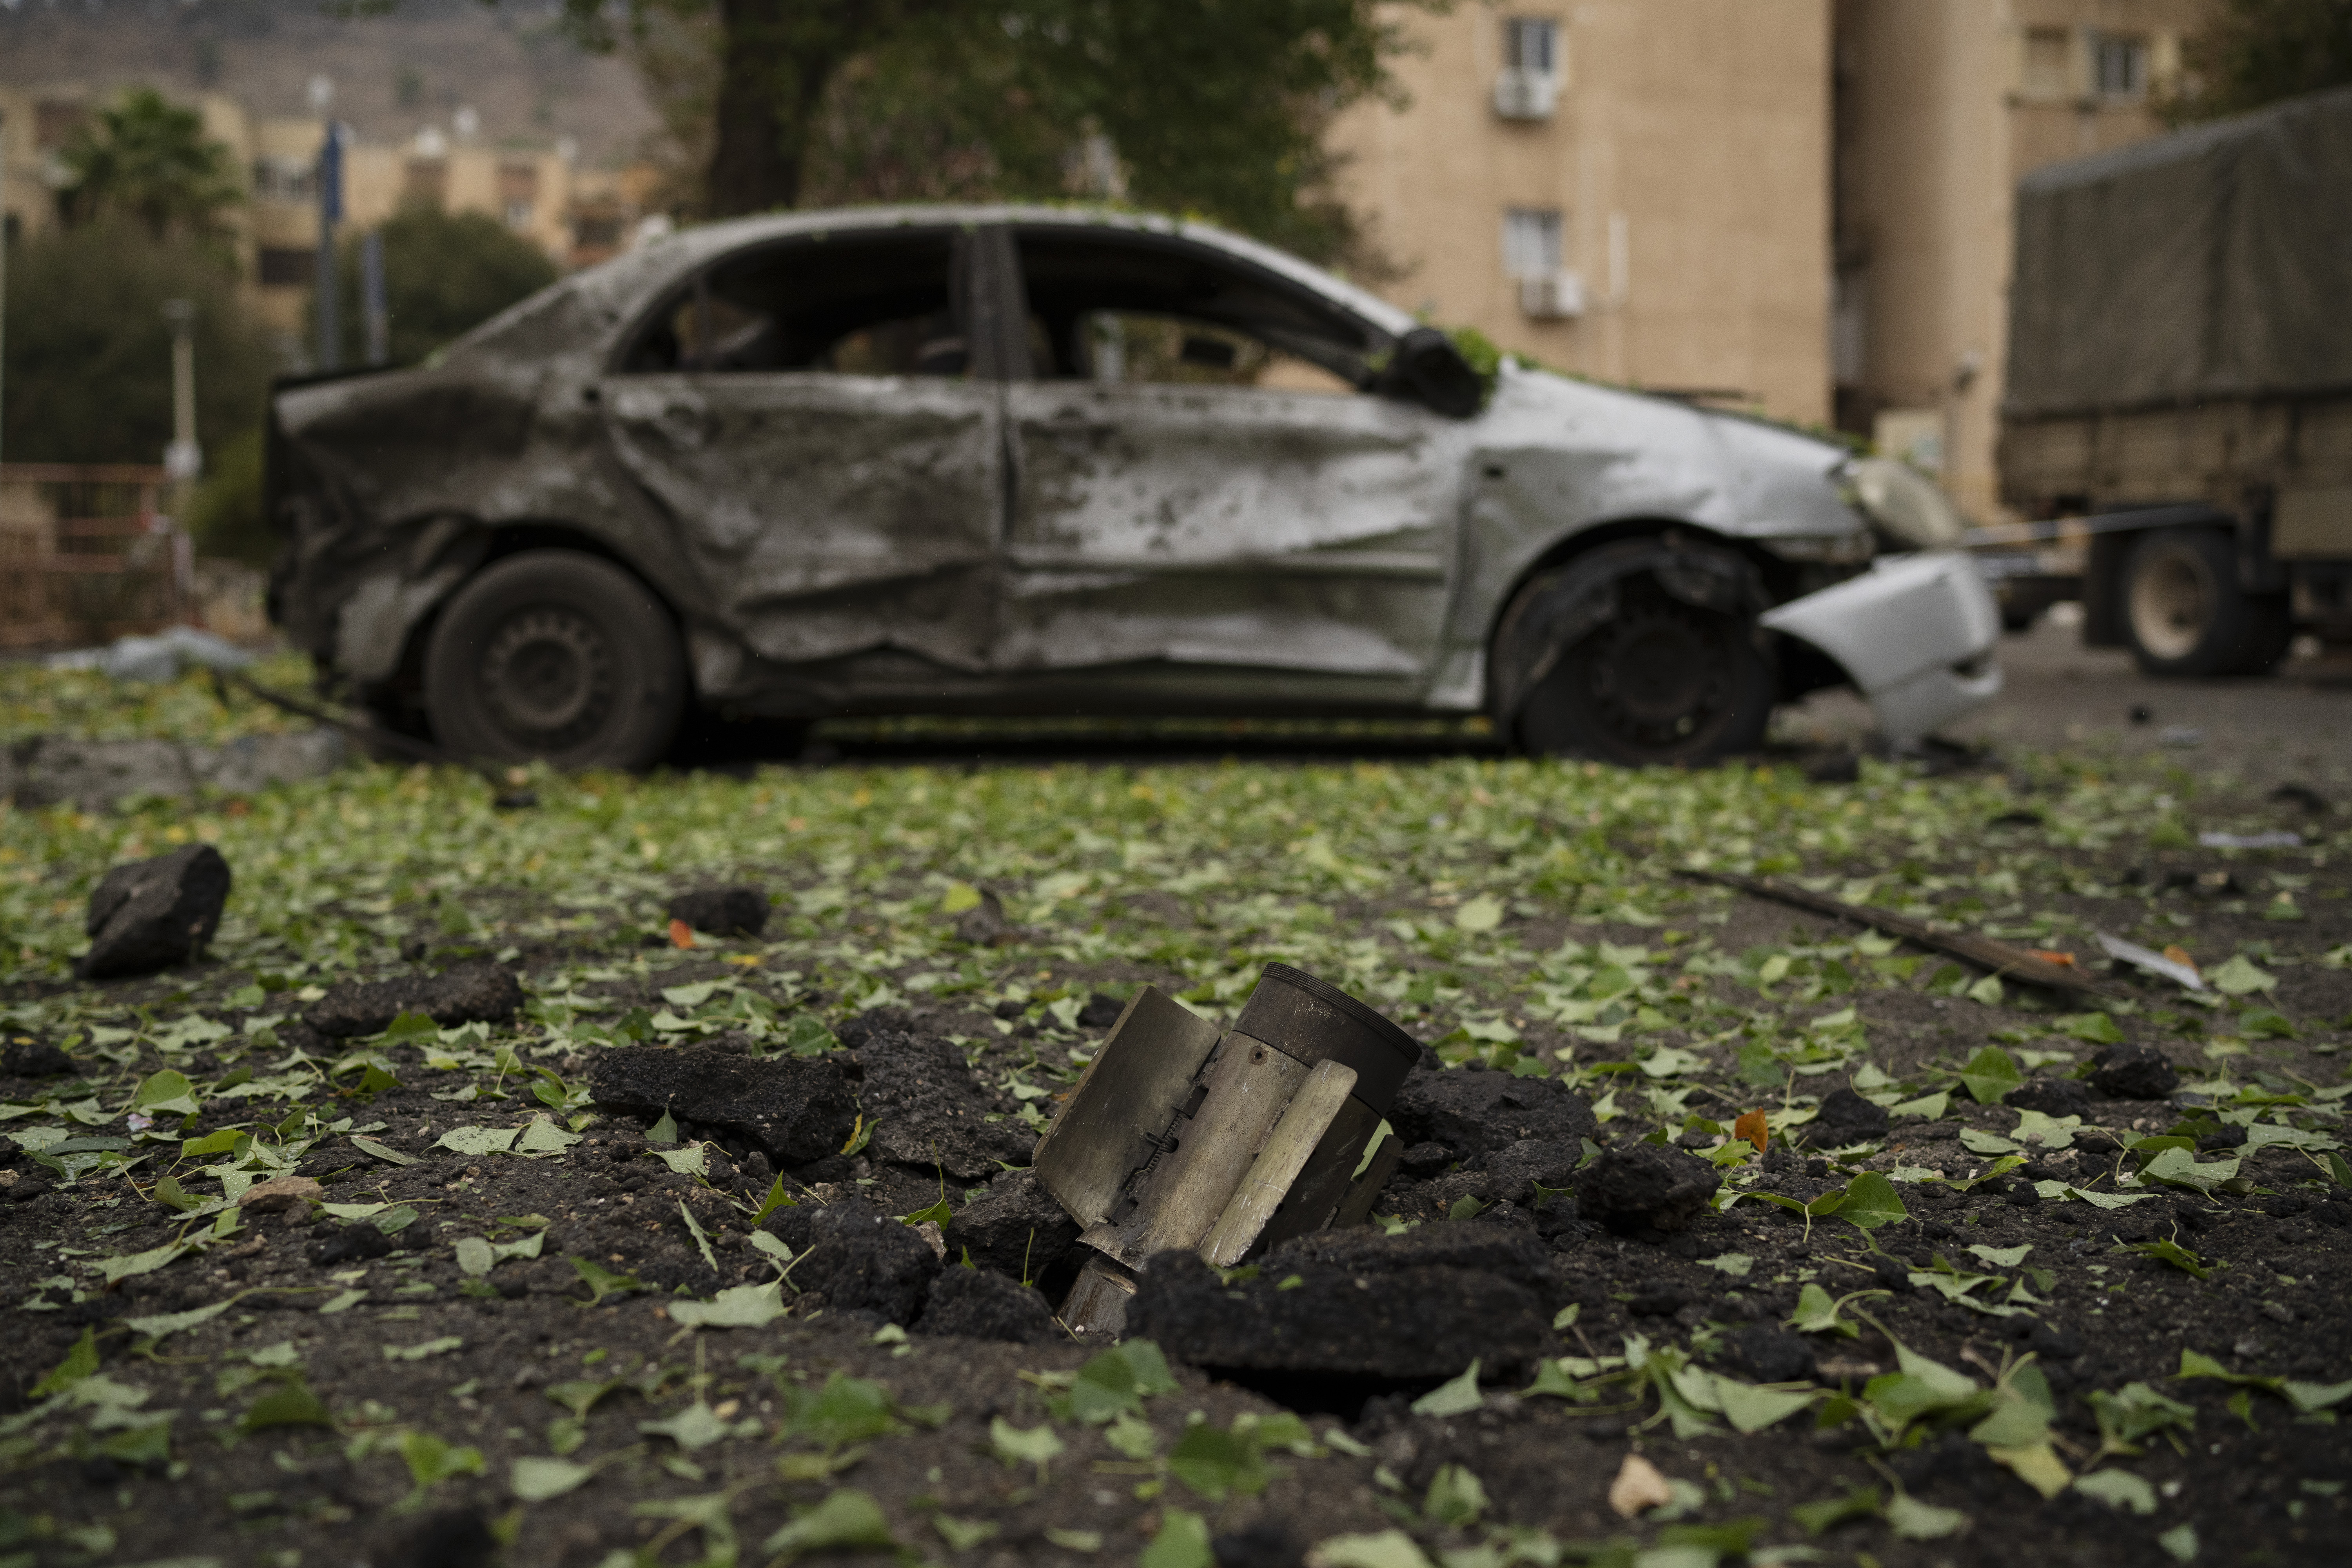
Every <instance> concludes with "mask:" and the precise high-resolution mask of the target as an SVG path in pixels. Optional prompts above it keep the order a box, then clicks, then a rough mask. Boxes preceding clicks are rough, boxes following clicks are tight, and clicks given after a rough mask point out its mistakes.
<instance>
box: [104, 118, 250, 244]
mask: <svg viewBox="0 0 2352 1568" xmlns="http://www.w3.org/2000/svg"><path fill="white" fill-rule="evenodd" d="M60 156H61V159H62V162H63V163H64V164H65V167H66V174H67V184H66V187H65V192H64V198H65V201H64V205H65V209H66V214H67V216H68V220H69V221H71V222H74V223H77V224H87V223H104V222H109V221H112V220H127V221H131V222H135V223H137V224H138V225H139V226H141V227H142V228H144V229H145V230H146V231H147V233H148V234H149V235H150V236H151V237H153V238H155V239H158V240H162V239H166V238H170V237H174V236H177V237H184V238H191V239H195V240H200V241H205V242H207V243H217V242H219V241H223V240H226V239H227V238H228V237H229V233H230V231H229V228H228V226H227V216H228V213H229V210H230V209H231V208H233V207H235V206H236V205H238V204H239V203H241V202H243V201H244V199H245V196H244V193H243V192H242V190H241V189H240V188H239V187H238V184H237V182H236V174H235V173H234V172H233V170H232V169H231V166H230V163H229V153H228V149H227V148H226V146H224V145H223V144H222V143H220V142H215V141H212V140H209V139H208V138H207V137H206V136H205V122H204V117H203V116H202V115H201V114H199V113H197V112H196V110H193V109H182V108H180V107H178V106H177V105H175V104H173V103H172V102H170V101H169V100H166V99H165V98H164V97H163V94H161V93H159V92H157V91H155V90H154V89H152V88H138V89H133V90H132V91H131V92H128V93H125V94H124V95H123V96H122V97H121V99H119V100H116V101H115V102H113V103H111V104H109V105H107V106H106V107H104V108H102V109H100V110H99V111H98V112H97V114H96V115H95V116H94V117H92V119H91V120H90V121H89V122H88V123H86V124H84V125H83V126H82V127H81V128H80V129H79V131H77V132H75V134H74V136H73V138H72V139H71V140H70V141H68V142H67V143H66V146H65V148H64V150H63V152H62V153H61V155H60Z"/></svg>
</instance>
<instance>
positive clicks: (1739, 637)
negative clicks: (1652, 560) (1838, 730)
mask: <svg viewBox="0 0 2352 1568" xmlns="http://www.w3.org/2000/svg"><path fill="white" fill-rule="evenodd" d="M1619 594H1620V598H1619V602H1618V609H1617V613H1616V615H1615V616H1612V617H1611V618H1610V619H1609V620H1606V621H1604V622H1602V623H1601V625H1599V626H1595V627H1594V628H1593V629H1592V630H1591V632H1590V633H1589V634H1587V635H1586V636H1585V637H1583V638H1581V639H1580V640H1579V641H1578V642H1577V643H1576V645H1575V646H1574V647H1570V648H1569V649H1568V650H1567V651H1566V652H1564V653H1562V654H1561V655H1560V656H1559V660H1558V662H1556V663H1555V664H1554V665H1553V666H1552V668H1551V669H1550V671H1549V673H1547V674H1546V675H1544V676H1543V678H1542V679H1539V680H1538V681H1537V682H1536V683H1535V684H1534V685H1533V686H1531V687H1529V688H1528V690H1527V695H1526V697H1525V698H1524V699H1523V700H1521V702H1520V705H1519V715H1518V739H1519V743H1520V744H1521V745H1522V746H1524V747H1526V748H1527V749H1528V751H1530V752H1534V753H1536V754H1537V755H1538V756H1562V755H1567V756H1587V757H1598V758H1600V759H1601V761H1603V762H1610V763H1622V764H1624V765H1626V766H1642V765H1644V764H1649V763H1685V764H1688V763H1709V762H1713V761H1715V760H1717V758H1720V757H1727V756H1730V755H1733V754H1734V753H1737V752H1746V751H1752V750H1754V749H1755V748H1756V746H1758V745H1759V743H1761V742H1762V741H1763V739H1764V727H1765V725H1766V724H1767V723H1769V721H1770V720H1771V717H1772V692H1773V684H1774V683H1773V671H1772V667H1771V663H1770V661H1769V659H1768V658H1766V656H1765V654H1764V652H1763V650H1762V649H1761V648H1759V647H1758V646H1757V638H1756V626H1755V623H1754V622H1753V621H1752V620H1750V619H1748V617H1746V616H1736V615H1728V614H1725V613H1724V612H1722V611H1718V610H1710V609H1705V608H1702V607H1700V606H1698V605H1691V604H1686V603H1685V602H1683V601H1682V600H1680V599H1677V598H1675V597H1674V596H1673V595H1669V594H1667V593H1666V592H1665V591H1664V589H1662V588H1661V587H1659V586H1658V584H1657V583H1656V582H1655V581H1654V579H1652V578H1651V577H1649V576H1647V575H1643V576H1636V577H1631V578H1627V579H1625V580H1624V581H1623V582H1622V584H1621V585H1620V588H1619Z"/></svg>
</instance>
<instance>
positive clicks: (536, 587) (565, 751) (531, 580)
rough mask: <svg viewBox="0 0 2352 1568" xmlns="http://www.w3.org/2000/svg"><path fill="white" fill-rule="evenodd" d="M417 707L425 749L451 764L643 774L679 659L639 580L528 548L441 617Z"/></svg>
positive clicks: (665, 727) (678, 679) (679, 678)
mask: <svg viewBox="0 0 2352 1568" xmlns="http://www.w3.org/2000/svg"><path fill="white" fill-rule="evenodd" d="M425 704H426V708H427V710H428V711H429V712H430V714H431V717H432V721H433V731H434V735H435V737H436V739H437V740H438V741H439V742H440V743H441V744H442V745H444V746H446V747H447V748H448V749H449V750H451V751H453V752H457V753H458V754H459V755H461V756H466V757H474V758H480V759H484V760H488V761H492V762H529V761H535V760H541V759H543V760H545V761H547V762H549V763H553V764H554V765H556V766H557V767H561V768H597V767H603V768H641V767H645V766H646V765H648V764H649V763H653V762H655V761H656V760H657V759H658V758H659V757H660V756H661V755H662V753H663V752H665V751H666V750H667V748H668V746H669V743H670V738H671V737H672V736H673V735H675V734H676V733H677V724H678V719H679V716H680V715H681V714H682V713H683V712H684V711H685V709H686V657H685V653H684V651H683V650H682V649H681V648H680V647H679V646H678V637H677V628H676V627H675V626H673V625H672V624H671V622H670V617H669V612H668V611H667V609H666V608H665V607H664V606H663V605H662V603H661V601H660V600H658V599H657V598H656V597H655V596H654V594H653V592H652V590H651V589H649V588H647V587H646V585H645V584H643V583H641V582H639V581H638V580H637V579H636V578H635V577H633V576H631V575H630V574H628V573H626V572H624V571H622V570H621V569H620V568H619V567H617V566H615V565H614V564H612V563H610V562H607V561H602V560H599V559H597V558H596V557H594V556H593V555H584V554H582V553H580V552H577V551H572V550H531V551H526V552H522V553H520V554H518V555H509V556H507V557H506V558H505V559H503V560H501V561H499V562H496V563H493V564H492V565H491V566H490V567H489V568H488V570H486V571H484V572H483V573H481V574H479V575H478V576H477V577H475V578H474V579H473V580H472V581H470V582H468V583H467V584H466V585H465V586H464V587H462V588H460V589H459V590H458V591H457V595H456V596H455V597H453V598H452V599H451V600H450V601H449V604H448V606H447V607H446V609H444V610H443V611H442V613H441V618H440V622H439V624H438V625H437V626H436V627H435V628H434V632H433V640H432V643H431V646H430V647H428V648H427V649H426V653H425Z"/></svg>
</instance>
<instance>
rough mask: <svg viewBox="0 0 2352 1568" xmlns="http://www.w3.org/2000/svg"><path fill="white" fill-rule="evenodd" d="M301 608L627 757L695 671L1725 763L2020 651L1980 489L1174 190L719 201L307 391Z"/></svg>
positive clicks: (492, 723) (1916, 716)
mask: <svg viewBox="0 0 2352 1568" xmlns="http://www.w3.org/2000/svg"><path fill="white" fill-rule="evenodd" d="M268 508H269V512H270V516H271V517H272V519H273V520H274V521H275V523H276V525H277V526H278V528H279V529H280V530H281V531H282V534H283V537H284V539H285V547H284V552H283V554H282V556H281V559H280V561H279V563H278V568H277V570H276V572H275V573H274V574H273V577H272V584H271V587H272V593H271V604H272V609H273V613H274V614H275V616H277V617H278V620H279V621H280V622H281V623H282V624H283V625H284V626H286V628H287V629H288V631H289V633H290V635H291V636H292V637H293V639H294V641H295V642H296V643H297V644H298V645H299V646H300V647H303V648H305V649H307V650H309V651H310V652H311V653H312V654H314V655H315V656H317V658H319V659H320V663H321V665H322V668H324V669H325V670H326V671H327V672H328V675H329V678H330V679H336V680H340V681H341V682H342V683H343V684H344V686H345V688H346V689H349V690H351V691H352V693H354V694H355V695H357V696H358V697H360V698H361V699H362V700H365V701H367V702H369V703H370V704H372V705H373V707H374V708H375V709H376V710H377V711H379V712H380V713H382V714H383V715H385V716H386V717H387V719H389V720H391V721H394V723H397V724H401V725H403V726H405V727H408V728H410V729H411V730H412V731H429V733H430V734H431V735H432V736H433V737H434V738H436V740H437V741H438V742H440V743H441V744H442V745H444V746H446V747H447V748H449V749H451V750H453V751H456V752H460V753H462V754H466V755H469V756H474V757H478V758H483V759H492V760H500V761H509V760H512V761H520V760H522V759H527V758H537V757H543V758H546V759H549V760H550V761H551V762H553V763H557V764H559V765H562V766H591V765H604V766H615V767H634V766H640V765H644V764H646V763H651V762H653V761H655V760H656V759H657V758H659V757H660V756H661V755H663V754H664V752H665V750H666V748H667V746H668V745H669V744H670V742H671V740H672V737H673V735H674V733H675V731H677V726H678V724H679V721H680V720H681V718H682V717H683V716H684V715H685V714H686V713H687V712H688V710H689V709H690V708H692V707H695V706H697V705H699V706H701V707H703V708H706V709H709V710H716V711H719V712H723V713H727V714H730V715H733V716H736V717H739V718H758V719H766V720H769V721H773V722H775V723H776V724H778V725H779V726H787V725H791V724H795V723H804V722H806V721H813V720H815V719H819V718H823V717H825V716H829V715H842V714H873V713H904V712H943V711H953V712H957V713H966V714H969V713H1003V714H1018V713H1055V714H1065V713H1073V712H1092V713H1107V714H1122V715H1132V714H1142V713H1151V714H1180V713H1195V714H1198V713H1214V714H1322V715H1328V714H1353V715H1423V716H1426V715H1433V714H1437V715H1443V714H1467V713H1476V712H1486V713H1489V714H1491V715H1492V716H1493V718H1494V720H1495V721H1496V724H1497V726H1498V727H1499V729H1500V731H1501V732H1502V733H1504V734H1505V735H1506V736H1507V737H1509V738H1510V739H1511V740H1513V741H1514V742H1517V744H1519V745H1521V746H1523V747H1526V748H1528V749H1529V750H1531V751H1536V752H1568V753H1578V754H1583V755H1589V756H1594V757H1599V758H1603V759H1606V760H1609V761H1612V762H1619V763H1677V762H1699V761H1704V760H1706V759H1708V758H1712V757H1717V756H1722V755H1725V754H1727V753H1731V752H1738V751H1740V750H1743V749H1745V748H1748V747H1750V746H1752V745H1754V744H1755V743H1756V742H1758V741H1759V739H1760V738H1761V737H1762V735H1763V733H1764V729H1765V725H1766V722H1767V721H1768V719H1769V715H1770V710H1771V708H1772V706H1773V704H1774V703H1775V702H1777V701H1783V700H1790V699H1792V698H1794V697H1797V696H1799V695H1801V694H1802V693H1804V692H1805V691H1808V690H1811V689H1816V688H1819V687H1823V686H1830V685H1836V684H1840V683H1851V684H1852V685H1853V686H1854V687H1856V688H1858V689H1860V690H1861V692H1862V693H1863V695H1864V697H1865V698H1867V699H1868V700H1869V701H1870V702H1871V704H1872V706H1873V708H1874V711H1875V713H1876V716H1877V720H1878V723H1879V727H1880V730H1881V731H1882V733H1883V734H1884V735H1885V736H1886V737H1888V738H1890V739H1895V740H1902V739H1906V738H1911V737H1916V736H1919V735H1923V734H1925V733H1926V732H1927V731H1928V730H1930V729H1931V728H1933V727H1934V726H1935V725H1937V724H1939V723H1941V722H1943V721H1946V720H1948V719H1950V718H1952V717H1954V716H1955V715H1957V714H1958V713H1960V712H1962V711H1964V710H1967V709H1969V708H1970V707H1972V706H1974V705H1975V704H1977V703H1979V702H1981V701H1983V700H1986V699H1987V698H1989V697H1990V696H1991V695H1992V694H1993V693H1994V692H1995V691H1997V690H1998V689H1999V688H2000V674H1999V671H1998V670H1997V668H1995V667H1994V665H1993V662H1992V658H1991V655H1992V648H1993V645H1994V641H1995V638H1996V636H1997V633H1998V630H1999V620H1998V617H1997V615H1996V613H1995V609H1994V606H1993V604H1992V601H1991V599H1990V596H1989V595H1987V593H1986V591H1985V589H1984V586H1983V584H1982V583H1981V582H1980V581H1979V577H1978V574H1977V573H1976V571H1975V569H1974V568H1973V566H1972V565H1971V564H1970V563H1969V561H1968V560H1967V558H1966V557H1964V556H1962V555H1960V554H1958V552H1956V551H1955V550H1954V549H1953V547H1954V546H1955V545H1956V544H1957V543H1958V539H1959V533H1960V522H1959V520H1958V517H1957V515H1956V514H1955V513H1954V512H1953V510H1952V509H1951V508H1950V506H1949V505H1948V503H1947V502H1946V501H1945V500H1943V498H1942V496H1941V495H1940V494H1939V493H1938V492H1937V491H1936V490H1935V489H1933V488H1932V487H1931V486H1929V485H1928V484H1927V482H1926V481H1925V480H1923V479H1919V478H1918V477H1917V476H1916V475H1914V474H1912V473H1911V472H1909V471H1908V470H1907V469H1905V468H1900V467H1899V466H1896V465H1895V464H1892V463H1886V462H1882V461H1876V460H1872V459H1856V458H1853V457H1852V456H1850V455H1849V454H1848V453H1846V452H1845V451H1843V449H1841V448H1840V447H1835V446H1833V445H1831V444H1828V443H1826V442H1822V441H1820V440H1816V439H1814V438H1812V437H1808V436H1805V435H1801V434H1799V433H1796V432H1794V431H1791V430H1789V429H1786V428H1783V427H1780V426H1774V425H1769V424H1767V423H1763V422H1761V421H1758V420H1753V419H1748V418H1743V417H1739V416H1731V415H1725V414H1717V413H1709V412H1706V411H1702V410H1698V409H1695V408H1692V407H1689V406H1686V405H1682V404H1679V403H1675V402H1673V401H1670V400H1666V399H1663V398H1657V397H1650V396H1643V395H1637V394H1633V393H1629V392H1623V391H1618V390H1612V389H1609V388H1604V387H1600V386H1594V385H1590V384H1583V383H1580V382H1577V381H1573V380H1570V379H1567V378H1565V377H1561V376H1558V375H1553V374H1548V373H1545V372H1540V371H1535V370H1529V369H1526V368H1524V367H1520V366H1517V365H1515V364H1513V363H1509V362H1506V363H1504V365H1503V366H1502V367H1501V368H1500V370H1499V371H1497V372H1496V374H1493V375H1492V376H1491V377H1482V376H1481V375H1480V374H1478V373H1477V372H1476V371H1475V370H1474V369H1473V368H1472V366H1471V365H1470V364H1469V363H1467V362H1466V361H1465V359H1464V358H1463V356H1462V355H1461V353H1458V352H1457V350H1456V348H1455V347H1454V343H1453V342H1452V341H1451V340H1449V339H1448V338H1447V337H1446V336H1445V335H1444V334H1443V333H1442V332H1439V331H1435V330H1433V329H1431V328H1428V327H1425V326H1421V325H1419V324H1417V323H1416V322H1415V321H1413V319H1412V317H1410V316H1408V315H1406V314H1405V313H1404V312H1402V311H1401V310H1397V309H1396V308H1395V307H1393V306H1391V305H1389V304H1386V303H1384V302H1382V301H1381V300H1378V299H1375V298H1373V297H1372V296H1371V295H1370V294H1368V293H1365V292H1364V291H1363V290H1361V289H1357V288H1354V287H1352V286H1350V285H1349V284H1348V283H1346V282H1344V281H1342V280H1341V279H1337V278H1334V277H1332V276H1330V275H1328V274H1327V273H1324V272H1321V271H1319V270H1318V269H1316V268H1312V267H1309V266H1307V265H1306V264H1304V263H1302V262H1300V261H1298V260H1297V259H1296V258H1291V257H1288V256H1286V255H1283V254H1281V253H1279V252H1277V251H1274V250H1270V249H1268V248H1266V247H1263V246H1260V245H1256V244H1254V243H1252V242H1250V241H1248V240H1245V239H1241V238H1237V237H1234V236H1233V235H1230V234H1225V233H1223V232H1220V231H1218V230H1215V229H1212V228H1207V227H1203V226H1199V225H1195V224H1189V223H1180V222H1176V221H1172V220H1168V219H1160V218H1151V217H1141V216H1127V215H1112V214H1106V213H1100V212H1090V211H1072V210H1061V209H1047V208H1028V207H1011V206H996V207H909V208H897V209H871V210H858V211H850V212H833V213H799V214H793V215H789V216H776V217H762V218H754V219H747V220H743V221H740V222H732V223H724V224H715V225H712V226H708V227H704V228H697V229H692V230H688V231H686V232H683V233H680V234H677V235H676V236H674V237H669V238H667V239H665V240H662V241H660V242H657V243H656V244H653V245H650V246H647V247H644V248H642V249H640V250H637V251H635V252H632V253H630V254H628V255H625V256H623V257H621V258H618V259H615V260H614V261H611V262H608V263H606V264H604V265H603V266H601V267H597V268H593V269H590V270H588V271H585V272H583V273H580V274H578V275H576V276H573V277H572V278H568V279H564V280H563V281H562V282H560V283H558V284H556V285H554V286H553V287H551V288H550V289H546V290H544V291H543V292H541V293H540V294H538V295H536V296H534V297H533V298H531V299H530V300H526V301H524V302H523V303H521V304H520V305H518V306H516V307H515V308H514V309H512V310H509V311H507V312H506V313H505V314H503V315H501V316H499V317H498V318H497V319H496V320H494V321H489V322H488V323H487V324H485V325H484V326H482V327H480V328H478V329H477V330H476V331H473V332H472V333H470V334H468V335H467V336H466V337H465V338H463V339H461V340H459V341H458V342H456V343H454V344H452V345H451V346H450V347H449V348H448V349H446V351H444V352H443V353H440V354H439V355H437V356H436V357H435V359H434V360H433V361H431V362H430V363H426V364H425V365H423V366H421V367H417V368H414V369H405V370H396V371H390V372H379V373H373V374H359V375H348V376H341V377H335V378H326V379H320V380H314V381H310V382H308V383H299V384H288V385H287V386H285V387H283V388H282V389H281V390H280V391H279V392H278V394H277V395H276V396H275V398H274V399H273V403H272V407H271V413H270V420H269V432H268Z"/></svg>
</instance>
